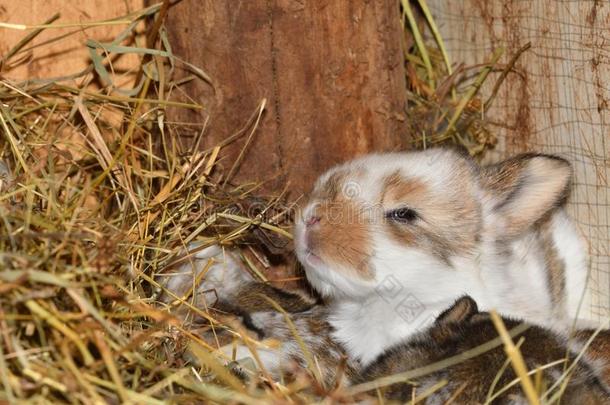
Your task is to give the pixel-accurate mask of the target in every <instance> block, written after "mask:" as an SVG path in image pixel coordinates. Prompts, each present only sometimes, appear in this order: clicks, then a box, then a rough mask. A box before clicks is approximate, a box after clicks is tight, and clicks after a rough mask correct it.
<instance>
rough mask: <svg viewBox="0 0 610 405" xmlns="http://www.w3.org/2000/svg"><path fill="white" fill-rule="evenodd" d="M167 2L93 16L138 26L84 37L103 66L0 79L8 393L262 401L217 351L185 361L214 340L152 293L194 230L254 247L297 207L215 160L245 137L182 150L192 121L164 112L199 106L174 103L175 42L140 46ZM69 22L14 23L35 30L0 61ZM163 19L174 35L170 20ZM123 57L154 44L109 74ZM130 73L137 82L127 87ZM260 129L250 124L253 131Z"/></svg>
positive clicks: (2, 361) (196, 236)
mask: <svg viewBox="0 0 610 405" xmlns="http://www.w3.org/2000/svg"><path fill="white" fill-rule="evenodd" d="M160 9H161V7H160V6H159V5H156V6H153V7H150V8H147V9H145V10H141V11H139V12H136V13H133V14H131V15H128V16H122V17H119V18H117V19H115V20H112V21H106V22H91V23H87V24H84V25H86V26H98V25H103V24H126V25H127V28H126V29H125V31H124V32H123V33H122V34H121V35H120V36H119V37H118V38H117V39H116V40H115V41H113V42H111V43H107V44H103V43H99V42H96V41H88V44H87V45H88V47H89V53H90V55H91V59H92V63H91V66H89V67H88V68H87V69H85V70H84V71H83V72H80V73H78V74H75V75H70V76H67V77H62V78H53V79H45V80H31V81H27V82H20V83H15V82H12V81H10V80H8V79H6V78H4V77H3V79H2V80H1V81H0V126H1V128H2V130H1V131H2V135H3V136H2V141H1V143H0V153H1V155H0V164H1V165H0V169H1V174H2V179H1V182H0V188H1V192H2V194H1V196H0V221H1V222H2V225H0V229H2V232H1V233H0V266H1V268H2V271H0V291H1V295H0V308H1V309H0V331H1V332H0V349H1V350H0V379H1V381H2V385H3V389H2V390H1V391H0V399H2V400H8V401H10V402H14V401H19V400H26V399H27V400H29V401H39V402H45V403H48V402H82V403H106V402H117V401H120V402H131V403H162V402H163V401H162V400H164V399H168V398H173V399H175V400H178V399H179V398H180V399H181V400H189V399H191V400H195V399H201V398H208V399H215V400H219V401H221V400H223V398H233V399H241V400H243V402H252V401H253V398H255V397H260V396H261V395H265V392H264V391H260V390H259V389H258V388H252V389H250V390H248V389H246V388H245V387H244V386H242V384H241V383H240V382H239V381H237V380H236V379H235V378H234V377H232V376H231V374H230V373H228V372H225V373H222V372H219V370H222V369H223V366H221V365H220V363H218V361H217V360H215V359H214V357H213V356H209V357H208V358H206V359H202V357H201V356H199V358H200V360H204V361H203V362H202V363H201V365H199V366H193V365H191V364H188V363H186V362H185V361H184V359H182V358H181V354H182V352H184V350H185V348H186V347H187V346H188V345H191V344H194V345H197V347H198V348H199V349H200V350H199V351H198V352H201V351H204V352H209V351H210V350H211V349H213V348H212V347H211V346H210V345H208V344H207V343H205V342H203V341H202V340H201V339H199V338H198V337H196V336H195V335H192V334H191V333H190V332H188V331H187V330H185V328H184V326H183V325H182V324H181V323H179V322H177V321H176V320H175V319H173V318H172V316H171V315H170V314H169V313H168V311H167V310H166V309H165V308H163V307H162V306H161V305H157V304H156V303H155V302H154V298H151V297H154V296H155V294H156V290H157V289H159V288H160V286H158V285H157V284H156V282H155V281H154V279H155V276H156V274H157V273H158V272H160V271H162V270H163V269H164V268H165V267H166V266H168V265H172V264H174V263H175V261H176V257H175V254H176V252H178V251H180V250H181V249H183V248H184V247H185V246H186V245H187V244H188V243H189V242H191V241H195V240H197V241H199V242H201V243H203V246H206V245H210V244H215V243H222V244H236V243H241V244H244V243H246V242H247V243H250V244H252V243H256V242H257V241H258V240H260V239H261V238H262V237H263V236H264V237H266V240H278V239H280V240H286V239H287V237H288V236H289V232H288V231H287V230H286V228H287V219H288V218H287V215H286V214H287V212H288V210H287V208H288V207H284V206H283V205H282V204H281V201H280V200H279V199H277V198H276V199H265V198H260V197H256V196H255V195H254V194H253V193H254V192H255V191H256V190H257V188H258V185H257V184H245V185H239V186H236V185H233V184H231V182H230V176H231V172H229V173H228V174H225V173H223V171H222V170H217V166H218V164H219V161H220V159H219V155H220V151H221V148H222V147H223V146H225V145H226V144H227V143H229V142H231V141H234V140H238V139H239V138H240V137H242V136H243V137H245V136H246V135H244V134H243V133H237V134H236V135H235V136H234V137H232V138H231V139H229V140H227V142H225V144H223V145H218V146H217V147H214V148H211V149H210V150H205V151H200V150H199V148H198V143H199V139H200V138H201V136H203V132H204V130H205V128H201V131H200V134H199V136H198V137H197V138H196V139H194V141H193V143H192V145H190V146H186V145H182V144H181V143H180V141H179V140H178V138H179V136H178V135H179V133H180V131H181V128H182V126H183V125H184V126H186V125H188V124H189V123H171V124H168V123H166V122H165V121H166V120H165V109H166V108H167V107H170V106H171V107H175V108H190V109H200V108H203V107H202V106H200V105H197V104H196V103H177V102H173V101H171V100H168V99H167V98H165V96H167V97H169V96H170V95H171V94H172V91H174V90H175V88H176V87H177V84H176V83H174V82H173V70H174V64H176V63H182V62H181V61H179V60H178V59H177V58H175V57H174V56H173V55H172V54H171V49H167V48H166V47H163V46H162V47H161V48H160V49H154V48H145V47H142V46H138V45H137V43H136V39H137V34H138V27H139V26H141V25H142V23H143V21H144V19H145V18H148V17H150V16H155V15H157V21H159V19H160V18H162V17H159V16H160V15H161V14H162V13H160V12H159V10H160ZM57 18H58V16H54V17H53V18H52V19H50V20H49V21H47V22H46V23H45V24H42V25H40V26H36V27H13V28H35V31H32V32H31V33H30V34H29V35H27V36H26V37H25V38H24V40H23V41H21V42H20V43H19V44H18V45H17V46H16V47H15V48H14V49H12V50H11V51H9V52H8V53H7V54H5V55H4V58H3V59H2V66H3V70H4V71H5V72H6V71H9V70H10V68H11V66H12V63H15V61H18V60H19V58H21V57H23V53H24V52H23V50H24V49H27V48H28V47H31V41H32V40H33V39H34V38H35V37H36V35H37V34H38V33H40V32H41V31H42V30H43V29H49V28H53V27H56V26H64V27H65V26H72V25H71V24H62V25H56V24H53V21H54V20H56V19H57ZM5 25H6V24H5ZM79 26H80V27H83V24H79ZM154 27H157V28H156V29H157V30H158V32H157V34H158V36H159V37H160V38H161V40H160V41H159V43H160V44H167V43H168V42H167V38H166V36H165V33H164V31H163V30H162V28H161V24H155V25H154ZM157 34H152V35H150V36H149V38H155V36H157ZM60 39H61V38H60ZM58 40H59V39H58ZM152 42H153V43H154V42H155V41H154V39H153V40H152ZM126 53H132V54H140V55H147V56H146V57H145V58H143V59H142V60H143V64H142V66H141V69H140V72H141V73H139V74H136V75H134V72H127V73H126V74H125V75H123V76H120V75H117V74H113V73H112V70H113V69H112V63H113V62H114V61H115V60H116V57H117V56H120V55H121V54H126ZM183 65H185V66H187V68H190V69H191V71H192V72H193V75H192V77H191V78H190V79H189V80H199V79H203V80H209V78H208V77H207V76H206V75H205V72H203V71H202V70H201V69H198V68H195V67H193V66H190V65H188V64H186V63H183ZM134 76H135V77H136V80H137V82H136V85H134V86H133V88H119V87H118V86H117V84H116V83H119V82H123V83H124V82H129V81H130V80H129V78H132V79H131V81H133V77H134ZM74 83H78V84H77V85H75V84H74ZM96 86H100V87H99V88H96ZM263 108H264V106H261V107H260V108H259V109H258V110H257V112H256V116H257V117H260V112H261V111H262V109H263ZM191 127H192V126H191ZM255 127H256V121H252V122H249V123H248V125H247V128H246V129H247V132H249V133H250V134H251V133H253V132H254V131H255ZM266 218H271V219H270V220H269V221H267V220H266ZM253 228H256V234H255V233H254V232H252V229H253ZM284 244H285V243H284ZM251 265H252V266H257V265H258V266H260V264H259V263H257V262H256V261H255V260H254V261H251ZM258 273H259V274H262V272H261V271H260V269H258ZM185 305H188V302H186V303H185ZM200 312H205V316H206V317H207V318H208V319H209V320H210V321H211V322H212V323H213V324H214V325H216V326H217V327H218V328H223V327H226V326H224V325H222V324H221V323H220V322H219V321H217V320H216V319H215V318H214V315H213V314H211V313H207V311H204V310H200ZM210 370H215V371H216V372H215V373H214V374H215V375H216V377H212V374H210ZM214 379H216V384H213V383H212V384H209V385H207V384H202V383H201V381H202V380H204V381H205V380H214ZM259 391H260V392H259ZM274 392H275V391H274Z"/></svg>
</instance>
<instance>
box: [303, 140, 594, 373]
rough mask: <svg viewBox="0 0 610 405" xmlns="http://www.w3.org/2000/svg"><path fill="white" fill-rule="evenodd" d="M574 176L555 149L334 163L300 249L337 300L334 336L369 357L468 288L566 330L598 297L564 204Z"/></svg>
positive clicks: (489, 302) (479, 297)
mask: <svg viewBox="0 0 610 405" xmlns="http://www.w3.org/2000/svg"><path fill="white" fill-rule="evenodd" d="M570 179H571V168H570V165H569V164H568V163H567V162H566V161H565V160H563V159H561V158H558V157H554V156H548V155H533V154H529V155H521V156H517V157H515V158H512V159H509V160H507V161H504V162H502V163H499V164H497V165H493V166H487V167H478V166H477V165H475V164H474V163H473V161H472V160H471V159H469V158H468V157H466V156H464V155H461V154H459V153H457V152H455V151H452V150H448V149H431V150H427V151H423V152H407V153H392V154H376V155H369V156H365V157H362V158H359V159H356V160H353V161H351V162H348V163H346V164H343V165H340V166H337V167H335V168H333V169H331V170H329V171H328V172H327V173H325V174H324V175H323V176H321V177H320V179H319V180H318V181H317V183H316V185H315V187H314V190H313V192H312V193H311V196H310V198H309V202H308V204H307V205H306V206H305V207H304V209H303V211H302V215H300V216H299V218H298V220H297V223H296V226H295V245H296V253H297V255H298V257H299V260H300V262H301V263H302V265H303V267H304V268H305V271H306V274H307V279H308V281H309V282H310V283H311V285H312V286H313V287H314V288H315V289H316V290H317V291H319V292H320V293H321V294H322V295H323V296H324V297H326V298H328V299H329V301H330V303H329V305H330V313H331V315H330V316H329V322H330V324H331V325H332V326H333V328H334V330H335V331H334V333H333V337H334V338H335V339H336V340H337V341H338V342H340V343H341V344H343V345H344V346H345V347H346V349H347V352H348V354H349V356H350V358H353V359H358V360H359V361H361V362H362V364H364V365H366V364H368V363H370V361H372V360H373V359H374V358H376V357H377V356H378V355H379V354H380V353H382V352H383V351H384V350H385V348H387V347H389V346H391V345H393V344H395V343H397V342H400V341H401V340H402V339H404V338H405V337H406V336H409V335H411V334H412V333H415V332H416V331H418V330H421V329H422V328H424V327H426V326H428V325H430V324H431V323H432V322H433V321H434V319H435V317H436V316H437V315H438V314H439V313H441V312H442V311H443V310H444V309H446V308H448V307H449V306H450V305H451V303H453V302H454V301H455V299H456V298H458V297H460V296H461V295H464V294H468V295H470V296H471V297H473V298H474V299H475V301H476V302H477V303H478V304H479V306H480V307H481V309H482V310H489V309H496V310H497V311H498V312H500V313H501V314H502V315H507V316H511V315H512V316H515V317H518V318H522V319H526V320H528V321H529V322H533V323H538V324H542V325H546V326H549V327H552V328H555V329H559V330H563V331H565V330H566V329H568V328H569V326H571V325H572V321H574V320H575V319H577V318H578V313H579V308H580V307H581V306H582V308H588V305H589V303H588V301H587V296H586V294H585V287H586V280H587V266H586V255H585V252H584V246H583V243H582V241H581V239H580V238H579V236H578V233H577V231H576V230H575V227H574V225H573V224H572V222H571V220H570V219H569V218H568V217H567V215H566V213H565V212H564V210H563V208H562V203H563V202H564V200H565V199H566V196H567V194H568V191H569V186H570ZM581 301H582V305H581Z"/></svg>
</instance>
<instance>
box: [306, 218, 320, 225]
mask: <svg viewBox="0 0 610 405" xmlns="http://www.w3.org/2000/svg"><path fill="white" fill-rule="evenodd" d="M318 222H320V217H316V216H311V217H309V218H308V219H307V221H305V225H307V226H308V227H309V226H313V225H315V224H317V223H318Z"/></svg>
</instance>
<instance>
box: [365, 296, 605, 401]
mask: <svg viewBox="0 0 610 405" xmlns="http://www.w3.org/2000/svg"><path fill="white" fill-rule="evenodd" d="M504 323H505V325H506V326H507V328H509V329H510V328H514V327H516V326H518V325H519V322H517V321H514V320H509V319H504ZM497 336H498V333H497V331H496V328H495V327H494V325H493V323H492V321H491V319H490V317H489V316H488V315H487V314H485V313H480V312H478V310H477V305H476V303H475V302H474V300H472V298H470V297H467V296H466V297H462V298H460V299H458V300H457V302H456V303H455V304H454V305H453V306H452V307H451V308H449V309H448V310H446V311H445V312H443V313H442V314H441V315H440V316H439V317H438V318H437V319H436V321H435V322H434V324H433V325H432V326H431V327H430V328H428V329H427V330H425V331H423V332H420V333H418V334H416V335H414V336H413V337H411V338H409V339H407V340H406V341H405V342H403V343H401V344H398V345H396V346H394V347H392V348H390V349H389V350H387V351H386V352H384V353H383V354H382V355H381V356H379V358H377V359H376V360H375V361H373V362H372V363H371V364H370V365H369V366H368V367H366V368H365V369H364V370H363V371H362V372H361V374H360V377H359V378H358V380H357V381H356V382H365V381H371V380H375V379H377V378H380V377H384V376H388V375H392V374H397V373H401V372H404V371H407V370H412V369H417V368H419V367H424V366H427V365H430V364H432V363H435V362H437V361H441V360H443V359H446V358H449V357H451V356H455V355H457V354H459V353H462V352H464V351H466V350H469V349H472V348H475V347H477V346H479V345H482V344H484V343H486V342H489V341H491V340H492V339H494V338H497ZM519 337H522V338H524V341H523V343H522V345H521V346H520V351H521V353H522V355H523V357H524V359H525V362H526V365H527V367H528V369H529V370H532V369H535V368H537V367H540V366H544V365H547V364H550V363H552V362H555V361H557V360H564V361H562V362H561V363H560V364H558V365H555V366H552V367H549V368H547V369H545V370H544V371H542V375H543V384H542V386H543V387H545V388H547V389H548V388H551V387H553V385H555V387H554V390H553V391H551V392H550V393H549V395H548V396H547V397H546V398H547V400H548V399H549V398H551V397H552V395H553V394H554V393H556V392H558V391H559V389H560V388H564V387H561V381H560V379H561V378H563V376H564V369H565V368H567V367H569V366H570V365H572V364H574V367H573V368H572V369H571V371H570V372H569V374H568V377H566V379H565V381H566V382H567V383H566V386H565V391H564V392H563V394H562V395H561V403H562V404H608V403H610V391H609V390H608V388H609V387H608V385H606V384H605V382H604V381H602V380H600V379H599V376H598V375H597V374H596V370H595V369H594V368H593V367H591V365H590V364H589V363H588V362H586V361H582V360H581V361H579V362H575V357H576V354H575V353H572V352H568V351H567V350H566V346H565V339H564V338H563V337H560V336H558V335H556V334H554V333H553V332H551V331H549V330H547V329H545V328H541V327H538V326H533V325H530V326H529V328H528V329H527V330H526V331H525V332H523V333H521V334H520V335H518V337H516V338H515V339H518V338H519ZM506 359H507V357H506V354H505V352H504V350H503V347H502V346H501V345H499V346H497V347H496V348H494V349H492V350H489V351H487V352H485V353H483V354H481V355H479V356H476V357H473V358H470V359H467V360H465V361H462V362H459V363H458V364H455V365H453V366H450V367H447V368H444V369H442V370H440V371H436V372H433V373H431V374H427V375H425V376H423V377H420V378H417V379H415V381H412V382H410V383H406V382H405V383H397V384H393V385H391V386H389V387H387V388H386V389H385V390H384V395H385V396H386V397H387V398H388V399H396V400H401V401H406V400H409V399H411V398H412V395H413V391H414V390H416V393H417V392H421V391H423V390H425V389H426V388H427V387H431V386H433V385H434V384H436V383H439V382H441V381H442V380H446V381H447V384H446V385H445V386H443V387H442V388H441V389H440V390H438V391H436V392H434V394H433V396H432V397H431V399H430V401H431V402H433V403H437V402H438V403H441V402H443V401H447V400H448V399H449V398H453V403H456V404H478V403H485V402H486V400H488V399H489V398H490V396H491V395H493V394H494V393H493V392H491V393H490V387H492V385H493V384H494V379H495V378H496V376H497V374H498V373H500V372H501V370H502V368H503V365H504V364H505V362H506ZM516 378H517V376H516V375H515V373H514V371H513V369H512V367H510V366H509V367H507V368H506V369H505V370H504V371H503V372H501V375H500V377H499V379H498V380H497V381H496V382H495V390H494V392H499V390H500V389H501V388H503V387H505V386H507V385H508V384H509V383H510V382H511V381H513V380H515V379H516ZM532 379H533V377H532ZM413 383H414V384H416V385H414V384H413ZM416 387H417V388H416ZM543 392H544V391H543ZM492 403H527V398H526V396H525V394H524V393H523V391H522V390H521V386H520V385H519V384H515V385H514V386H512V387H511V388H510V389H507V390H506V391H504V392H502V393H501V394H500V395H498V396H495V399H494V401H493V402H492Z"/></svg>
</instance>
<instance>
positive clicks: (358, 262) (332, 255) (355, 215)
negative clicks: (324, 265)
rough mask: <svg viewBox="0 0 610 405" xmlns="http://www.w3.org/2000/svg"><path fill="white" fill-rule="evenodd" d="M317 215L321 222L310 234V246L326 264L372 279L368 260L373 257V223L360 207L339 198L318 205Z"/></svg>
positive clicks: (357, 204)
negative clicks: (352, 270)
mask: <svg viewBox="0 0 610 405" xmlns="http://www.w3.org/2000/svg"><path fill="white" fill-rule="evenodd" d="M314 215H316V216H317V217H319V218H320V222H319V223H318V224H316V225H315V226H314V227H312V228H311V229H309V231H308V236H307V237H308V241H307V244H308V246H309V248H310V249H311V250H312V252H313V253H314V254H315V255H318V256H320V258H322V260H323V261H327V260H328V261H330V262H332V263H335V264H337V265H340V266H345V267H347V268H349V269H354V270H355V272H356V275H358V276H360V277H363V278H365V279H370V278H372V277H373V276H374V275H373V272H372V270H371V269H370V267H369V259H370V257H371V255H372V253H373V246H372V245H371V243H370V241H371V238H372V237H371V229H370V226H371V224H370V220H371V218H369V217H368V215H367V213H366V212H365V210H364V207H362V206H361V205H360V204H359V203H357V202H354V201H348V200H345V199H343V198H337V199H336V200H334V201H327V202H324V203H321V204H319V205H318V206H317V207H316V209H315V210H314Z"/></svg>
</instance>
